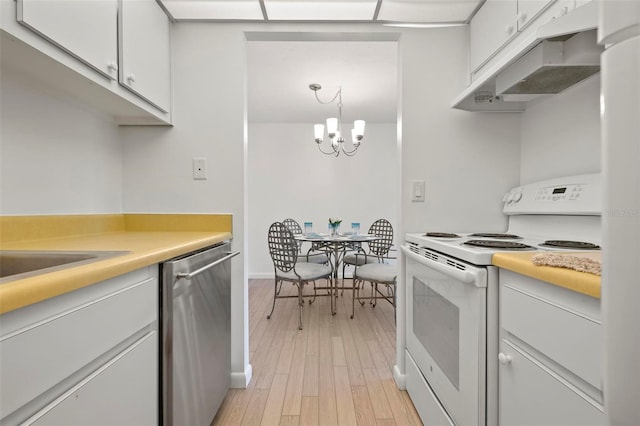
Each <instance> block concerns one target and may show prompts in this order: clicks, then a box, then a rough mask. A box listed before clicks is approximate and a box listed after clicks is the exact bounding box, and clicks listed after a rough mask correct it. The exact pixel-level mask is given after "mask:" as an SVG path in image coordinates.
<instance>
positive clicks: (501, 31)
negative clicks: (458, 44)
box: [469, 0, 518, 72]
mask: <svg viewBox="0 0 640 426" xmlns="http://www.w3.org/2000/svg"><path fill="white" fill-rule="evenodd" d="M517 12H518V9H517V2H516V1H504V0H487V1H486V3H485V4H484V5H483V6H482V7H481V8H480V10H479V11H478V13H476V15H475V16H474V17H473V19H472V20H471V24H470V32H469V35H470V59H469V62H470V68H471V72H473V71H475V70H476V69H478V68H479V67H480V66H481V65H482V64H483V63H484V62H485V61H487V60H488V59H489V58H490V57H491V56H493V54H494V53H495V52H497V51H498V49H500V47H502V46H503V45H504V44H505V43H506V42H507V41H509V40H510V39H511V38H512V37H513V36H515V34H516V15H517Z"/></svg>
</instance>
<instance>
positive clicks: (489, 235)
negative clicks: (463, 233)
mask: <svg viewBox="0 0 640 426" xmlns="http://www.w3.org/2000/svg"><path fill="white" fill-rule="evenodd" d="M469 236H470V237H485V238H501V239H502V238H504V239H505V240H518V239H521V238H522V237H520V236H518V235H513V234H492V233H490V232H478V233H475V234H471V235H469Z"/></svg>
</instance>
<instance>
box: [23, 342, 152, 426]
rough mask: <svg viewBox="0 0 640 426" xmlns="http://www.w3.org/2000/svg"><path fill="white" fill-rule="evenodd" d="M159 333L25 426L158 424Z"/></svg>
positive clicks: (84, 382) (38, 414) (126, 352)
mask: <svg viewBox="0 0 640 426" xmlns="http://www.w3.org/2000/svg"><path fill="white" fill-rule="evenodd" d="M157 388H158V332H157V331H155V330H154V331H152V332H150V333H148V334H146V335H145V336H144V337H142V338H141V339H140V340H138V341H137V342H135V343H134V344H133V345H131V346H129V347H128V348H126V349H125V350H124V351H122V352H121V353H119V354H118V355H117V356H115V357H114V358H113V359H111V360H110V361H109V362H107V363H106V364H105V365H103V366H102V367H101V368H99V369H98V370H96V371H95V372H94V373H93V374H91V375H90V376H89V377H87V379H85V380H83V381H82V382H81V383H79V384H78V385H77V386H75V387H74V388H72V389H70V390H69V391H68V392H66V393H65V394H64V395H62V396H61V397H60V398H58V400H56V401H54V402H53V403H52V404H50V405H49V406H48V407H46V408H45V409H44V410H42V411H41V412H39V413H37V414H36V415H35V416H34V417H32V418H31V419H29V420H28V421H26V422H25V425H30V424H33V425H65V426H86V425H110V426H116V425H137V426H143V425H149V426H152V425H156V424H158V412H159V411H158V401H159V399H158V394H157V393H156V392H149V389H157Z"/></svg>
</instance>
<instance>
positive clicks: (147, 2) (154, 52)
mask: <svg viewBox="0 0 640 426" xmlns="http://www.w3.org/2000/svg"><path fill="white" fill-rule="evenodd" d="M120 7H121V12H122V13H121V16H122V18H121V19H120V27H119V31H120V83H121V84H122V85H124V86H125V87H127V88H128V89H129V90H131V91H133V92H135V93H137V94H138V95H140V96H141V97H143V98H145V99H146V100H148V101H149V102H151V103H153V104H154V105H155V106H157V107H159V108H160V109H161V110H163V111H165V112H167V111H169V107H170V103H171V90H170V86H171V75H170V67H171V64H170V46H169V44H170V39H169V34H170V23H169V19H168V18H167V16H166V15H165V13H164V11H162V9H161V8H160V6H158V4H157V3H156V1H155V0H121V3H120Z"/></svg>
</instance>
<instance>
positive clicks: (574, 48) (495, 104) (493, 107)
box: [452, 1, 603, 112]
mask: <svg viewBox="0 0 640 426" xmlns="http://www.w3.org/2000/svg"><path fill="white" fill-rule="evenodd" d="M595 3H597V2H594V1H592V2H590V3H587V4H585V5H583V6H581V7H579V8H577V9H575V10H574V11H572V12H570V13H569V14H567V15H564V16H562V17H558V18H556V19H553V20H552V21H550V22H548V23H547V24H544V25H542V26H541V27H539V28H538V29H537V30H536V31H534V32H533V34H531V35H528V36H525V35H521V36H520V37H521V38H523V40H519V39H516V40H514V41H513V42H512V43H511V45H515V46H513V47H512V46H511V45H509V46H507V49H509V51H508V52H507V53H501V55H502V57H501V60H500V61H498V63H496V64H494V65H492V66H489V67H488V68H489V69H487V70H485V71H483V72H482V74H481V75H479V76H477V78H476V79H475V80H474V82H473V83H472V84H471V85H470V86H469V87H468V88H467V89H466V90H465V91H464V92H463V93H461V94H460V95H459V96H458V97H457V98H456V99H455V100H454V101H453V105H452V106H453V107H454V108H459V109H466V110H470V111H516V112H517V111H523V110H524V109H525V106H526V104H525V102H526V101H529V100H531V99H533V98H536V97H538V96H541V95H551V94H556V93H560V92H562V91H563V90H565V89H567V88H568V87H571V86H572V85H574V84H576V83H578V82H580V81H582V80H584V79H586V78H588V77H589V76H591V75H593V74H595V73H597V72H599V71H600V54H601V53H602V51H603V48H602V47H601V46H599V45H598V44H597V34H596V27H597V5H596V4H595Z"/></svg>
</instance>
